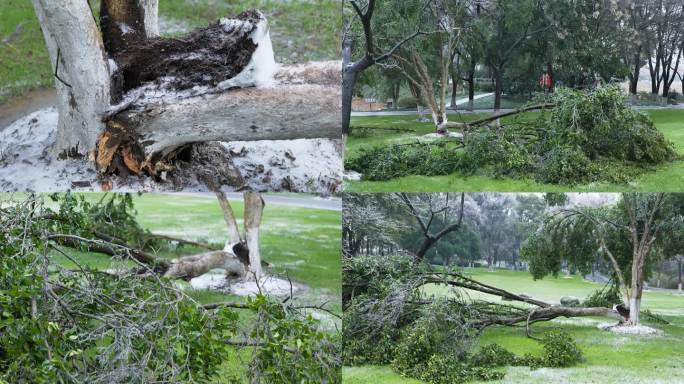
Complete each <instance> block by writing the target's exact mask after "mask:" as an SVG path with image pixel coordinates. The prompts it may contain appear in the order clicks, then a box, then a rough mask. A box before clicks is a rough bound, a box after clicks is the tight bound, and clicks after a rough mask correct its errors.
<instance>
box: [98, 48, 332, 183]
mask: <svg viewBox="0 0 684 384" xmlns="http://www.w3.org/2000/svg"><path fill="white" fill-rule="evenodd" d="M339 76H340V70H339V63H338V62H336V61H331V62H323V63H309V64H305V65H299V66H290V67H283V68H281V69H280V70H279V71H278V72H277V73H276V75H275V79H274V83H273V85H272V86H269V87H263V88H254V87H252V88H243V89H232V90H225V91H221V92H220V93H205V94H202V95H199V96H194V97H188V98H184V99H173V100H167V99H159V100H141V101H137V102H135V103H133V104H131V105H130V106H129V107H128V109H127V110H125V111H122V112H119V113H117V114H116V115H114V116H113V117H111V119H109V121H108V122H107V126H106V129H105V131H104V132H103V133H102V134H101V135H100V137H99V138H98V145H97V160H96V162H97V167H98V169H99V170H100V172H101V173H106V172H107V171H108V170H109V171H113V170H112V169H110V165H111V164H112V160H113V158H114V157H115V156H117V155H118V156H120V157H121V158H123V159H124V163H125V164H126V166H127V167H128V168H129V169H130V170H131V171H132V172H133V173H136V174H139V173H140V172H141V170H143V171H146V172H147V173H149V174H152V175H154V174H156V173H157V166H156V165H157V163H158V162H160V161H162V160H164V158H165V157H167V156H169V155H170V154H171V153H172V152H173V151H174V150H176V149H177V148H179V147H182V146H183V145H187V144H191V143H196V142H207V141H255V140H292V139H314V138H330V139H339V138H340V135H341V134H340V88H339V81H340V80H339Z"/></svg>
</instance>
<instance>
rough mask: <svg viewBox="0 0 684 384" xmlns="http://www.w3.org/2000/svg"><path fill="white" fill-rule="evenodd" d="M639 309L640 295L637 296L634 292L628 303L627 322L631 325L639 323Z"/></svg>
mask: <svg viewBox="0 0 684 384" xmlns="http://www.w3.org/2000/svg"><path fill="white" fill-rule="evenodd" d="M639 311H641V297H639V298H637V297H636V294H635V295H633V296H632V299H631V300H630V303H629V323H630V324H631V325H639V323H640V320H639Z"/></svg>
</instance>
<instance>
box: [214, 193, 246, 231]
mask: <svg viewBox="0 0 684 384" xmlns="http://www.w3.org/2000/svg"><path fill="white" fill-rule="evenodd" d="M216 198H217V199H218V201H219V205H220V206H221V211H222V212H223V219H224V220H225V222H226V226H227V227H228V241H229V243H230V244H237V243H242V236H240V230H239V229H238V224H237V220H236V219H235V213H234V212H233V207H231V206H230V202H229V201H228V199H227V198H226V194H225V193H223V192H222V191H220V190H219V191H217V192H216Z"/></svg>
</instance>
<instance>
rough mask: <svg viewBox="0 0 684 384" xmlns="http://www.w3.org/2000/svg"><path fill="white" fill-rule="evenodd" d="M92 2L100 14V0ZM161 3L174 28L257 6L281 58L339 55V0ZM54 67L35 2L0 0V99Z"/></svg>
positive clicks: (44, 81)
mask: <svg viewBox="0 0 684 384" xmlns="http://www.w3.org/2000/svg"><path fill="white" fill-rule="evenodd" d="M90 3H91V5H92V8H93V10H94V11H95V13H96V15H97V13H98V12H97V11H98V10H99V7H100V6H99V1H98V0H91V1H90ZM159 3H160V4H159V16H160V19H162V20H163V23H165V24H169V25H174V24H178V25H180V28H176V29H179V30H183V29H186V28H190V29H192V28H195V27H199V26H205V25H207V24H209V23H211V22H214V21H216V20H217V19H219V18H221V17H226V16H232V15H236V14H238V13H240V12H242V11H245V10H248V9H253V8H258V9H260V10H262V11H263V12H264V14H265V15H266V17H267V18H268V19H269V23H270V26H271V39H272V40H273V49H274V52H275V55H276V59H277V61H279V62H283V63H297V62H305V61H311V60H335V59H337V58H339V57H340V53H339V52H340V44H339V42H338V40H339V31H340V28H341V25H342V21H341V12H340V9H341V5H340V1H339V0H294V1H278V0H245V1H242V0H240V1H238V0H162V1H160V2H159ZM162 25H164V24H162ZM15 31H16V33H15ZM173 34H178V32H176V33H173ZM10 36H13V37H12V38H11V39H9V40H10V41H8V42H6V43H4V42H3V41H4V40H5V39H6V38H9V37H10ZM51 68H52V66H51V64H50V60H49V57H48V53H47V48H46V47H45V42H44V40H43V34H42V32H41V29H40V25H39V23H38V19H37V18H36V16H35V13H34V10H33V5H32V3H31V2H30V1H28V0H2V1H0V103H3V102H5V101H7V100H8V99H10V98H12V97H16V96H20V95H22V94H24V93H25V92H27V91H30V90H32V89H36V88H40V87H51V86H53V84H54V81H53V76H52V69H51Z"/></svg>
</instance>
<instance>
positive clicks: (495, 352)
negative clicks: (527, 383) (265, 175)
mask: <svg viewBox="0 0 684 384" xmlns="http://www.w3.org/2000/svg"><path fill="white" fill-rule="evenodd" d="M426 268H428V267H426V266H425V265H424V264H422V265H415V264H414V263H413V262H412V260H411V259H410V258H409V257H406V256H388V257H384V256H383V257H378V256H357V257H353V258H345V259H344V260H343V271H344V272H343V292H344V299H345V300H344V303H343V304H344V318H343V324H344V329H343V337H342V340H343V353H342V356H343V362H344V364H346V365H365V364H376V365H391V366H392V368H393V369H394V370H396V371H397V372H399V373H400V374H402V375H404V376H408V377H413V378H416V379H419V380H423V381H425V382H428V383H433V384H451V383H462V382H468V381H475V380H499V379H502V378H503V376H504V373H503V372H502V371H501V370H498V369H497V368H500V367H504V366H507V365H518V366H529V367H531V368H537V367H542V366H557V364H559V363H558V359H559V358H562V357H568V356H574V355H573V350H572V348H570V347H569V346H568V343H573V342H572V339H570V338H569V337H566V338H563V337H559V336H554V335H551V336H548V337H547V336H544V338H542V344H543V345H544V353H543V354H542V356H539V357H537V356H532V355H525V356H516V355H515V354H513V353H512V352H510V351H507V350H506V349H504V348H503V347H501V346H499V345H496V344H492V345H488V346H485V347H482V348H479V349H478V348H477V342H478V336H479V334H480V333H481V331H482V329H483V328H481V327H480V326H478V324H482V322H483V320H486V319H490V320H491V318H496V317H499V316H501V317H505V316H506V315H510V311H515V310H516V308H511V307H510V306H507V305H501V304H498V303H497V304H495V303H488V302H481V301H471V300H468V299H467V298H461V297H459V295H458V291H454V292H453V295H450V296H449V297H440V298H435V297H430V296H426V295H424V294H422V293H421V290H420V289H419V288H420V287H421V286H422V280H421V276H424V275H425V272H426ZM517 310H519V309H517ZM566 336H567V335H566ZM547 340H551V341H549V342H548V343H547ZM547 344H548V348H547ZM556 344H557V345H556ZM572 345H574V343H573V344H572ZM575 363H576V360H568V364H570V365H574V364H575ZM551 364H553V365H551Z"/></svg>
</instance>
